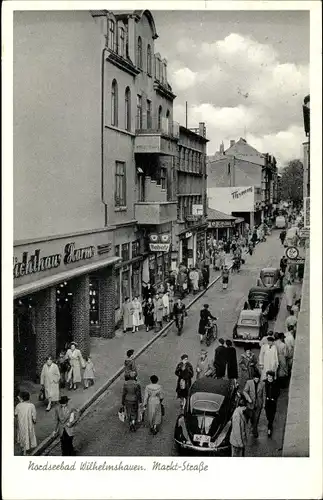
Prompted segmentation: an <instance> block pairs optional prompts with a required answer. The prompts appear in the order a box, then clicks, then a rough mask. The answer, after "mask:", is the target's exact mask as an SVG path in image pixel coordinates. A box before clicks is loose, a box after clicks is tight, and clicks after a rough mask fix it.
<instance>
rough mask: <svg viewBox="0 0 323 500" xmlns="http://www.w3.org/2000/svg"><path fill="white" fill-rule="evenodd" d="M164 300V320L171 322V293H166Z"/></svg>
mask: <svg viewBox="0 0 323 500" xmlns="http://www.w3.org/2000/svg"><path fill="white" fill-rule="evenodd" d="M162 300H163V306H164V310H163V320H165V321H168V320H169V293H168V292H165V293H164V295H163V297H162Z"/></svg>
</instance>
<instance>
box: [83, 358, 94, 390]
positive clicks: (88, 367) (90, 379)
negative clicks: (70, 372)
mask: <svg viewBox="0 0 323 500" xmlns="http://www.w3.org/2000/svg"><path fill="white" fill-rule="evenodd" d="M94 373H95V370H94V365H93V362H92V360H91V358H90V356H87V357H86V358H85V370H84V374H83V381H84V389H87V388H88V387H89V386H90V385H94V378H95V376H94Z"/></svg>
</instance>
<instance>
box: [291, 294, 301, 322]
mask: <svg viewBox="0 0 323 500" xmlns="http://www.w3.org/2000/svg"><path fill="white" fill-rule="evenodd" d="M300 308H301V300H300V299H297V300H296V301H295V304H294V305H293V306H292V309H291V311H293V313H294V317H295V318H296V320H297V319H298V315H299V310H300Z"/></svg>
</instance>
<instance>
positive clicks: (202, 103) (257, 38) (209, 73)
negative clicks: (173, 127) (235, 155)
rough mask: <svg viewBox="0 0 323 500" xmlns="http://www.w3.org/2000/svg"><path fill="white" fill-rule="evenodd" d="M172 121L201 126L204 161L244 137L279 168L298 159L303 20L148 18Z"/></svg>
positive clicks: (190, 15)
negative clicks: (163, 64)
mask: <svg viewBox="0 0 323 500" xmlns="http://www.w3.org/2000/svg"><path fill="white" fill-rule="evenodd" d="M152 14H153V16H154V19H155V24H156V29H157V33H158V35H159V38H158V39H157V40H156V42H155V52H157V51H158V52H160V54H161V56H162V57H166V59H167V61H168V81H169V83H170V85H171V86H172V88H173V91H174V92H175V94H176V95H177V97H176V99H175V101H174V120H175V121H178V122H180V123H181V124H182V125H185V102H186V101H187V103H188V127H195V126H197V125H198V122H200V121H203V122H205V123H206V129H207V137H208V139H209V140H210V142H209V143H208V154H209V155H212V154H214V153H215V152H216V151H218V150H219V146H220V144H221V142H222V141H223V142H224V147H225V149H227V148H228V147H229V142H230V139H235V140H238V139H239V138H240V137H244V138H245V139H246V140H247V142H248V143H249V144H251V145H252V146H253V147H255V148H256V149H257V150H258V151H260V152H262V153H266V152H268V153H270V154H273V155H274V156H275V157H276V159H277V162H278V166H279V167H282V166H284V164H286V163H287V162H288V161H289V160H291V159H295V158H301V150H302V149H301V148H302V142H304V141H305V136H304V125H303V114H302V103H303V99H304V97H305V95H307V94H308V93H309V28H310V27H309V13H308V12H305V11H303V12H302V11H257V12H252V11H208V12H201V11H200V12H199V11H154V10H152Z"/></svg>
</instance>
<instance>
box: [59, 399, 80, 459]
mask: <svg viewBox="0 0 323 500" xmlns="http://www.w3.org/2000/svg"><path fill="white" fill-rule="evenodd" d="M68 402H69V398H68V397H67V396H62V397H61V398H60V400H59V405H58V406H56V407H55V429H54V432H53V437H55V436H57V435H59V437H60V441H61V451H62V456H63V457H73V456H74V455H75V449H74V446H73V439H74V427H73V426H74V423H75V422H76V418H77V411H76V410H75V409H74V408H70V407H69V404H68Z"/></svg>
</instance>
